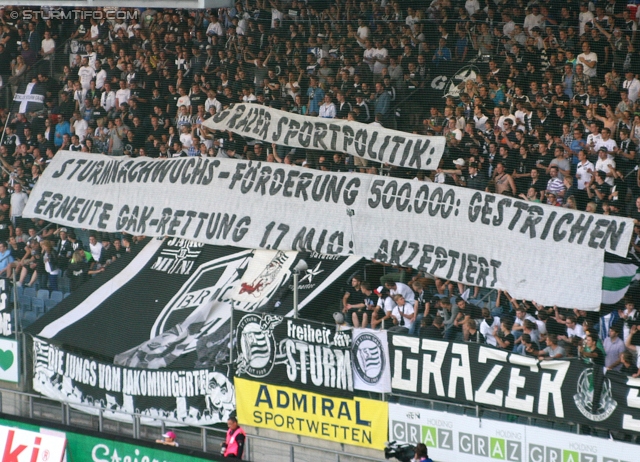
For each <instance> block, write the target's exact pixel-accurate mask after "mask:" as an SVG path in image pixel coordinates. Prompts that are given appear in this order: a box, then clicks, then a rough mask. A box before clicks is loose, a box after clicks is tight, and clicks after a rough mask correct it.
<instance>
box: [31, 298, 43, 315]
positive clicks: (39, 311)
mask: <svg viewBox="0 0 640 462" xmlns="http://www.w3.org/2000/svg"><path fill="white" fill-rule="evenodd" d="M31 307H32V308H33V311H35V312H36V316H38V317H40V316H41V315H43V314H44V300H43V299H41V298H32V299H31Z"/></svg>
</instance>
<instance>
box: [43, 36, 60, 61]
mask: <svg viewBox="0 0 640 462" xmlns="http://www.w3.org/2000/svg"><path fill="white" fill-rule="evenodd" d="M55 51H56V42H55V41H54V40H53V39H52V38H51V32H49V31H45V33H44V39H42V46H41V47H40V54H42V57H43V58H42V59H45V60H47V61H50V60H51V56H52V55H53V53H54V52H55Z"/></svg>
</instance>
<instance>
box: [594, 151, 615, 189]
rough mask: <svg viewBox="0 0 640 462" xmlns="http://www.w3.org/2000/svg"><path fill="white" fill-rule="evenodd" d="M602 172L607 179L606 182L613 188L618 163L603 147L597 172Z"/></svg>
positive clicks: (597, 163) (599, 155)
mask: <svg viewBox="0 0 640 462" xmlns="http://www.w3.org/2000/svg"><path fill="white" fill-rule="evenodd" d="M600 170H602V171H603V172H604V173H606V175H607V177H606V179H605V180H604V181H605V182H606V183H607V184H609V185H610V186H613V175H614V173H615V170H616V161H615V160H613V159H612V158H610V156H609V151H608V150H607V148H605V147H602V148H600V150H599V151H598V161H597V162H596V172H597V171H600Z"/></svg>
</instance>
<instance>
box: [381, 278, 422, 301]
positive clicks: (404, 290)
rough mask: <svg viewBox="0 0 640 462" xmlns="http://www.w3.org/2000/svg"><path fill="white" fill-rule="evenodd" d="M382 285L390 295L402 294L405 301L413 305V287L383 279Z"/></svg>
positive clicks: (414, 298) (414, 299) (414, 297)
mask: <svg viewBox="0 0 640 462" xmlns="http://www.w3.org/2000/svg"><path fill="white" fill-rule="evenodd" d="M384 286H385V287H386V288H387V290H389V293H390V294H391V295H396V294H400V295H402V296H403V297H404V299H405V300H406V301H407V303H411V304H412V305H413V303H414V302H415V301H416V296H415V294H414V293H413V289H412V288H411V287H409V286H408V285H406V284H404V283H402V282H393V281H385V283H384Z"/></svg>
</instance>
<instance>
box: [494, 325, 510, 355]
mask: <svg viewBox="0 0 640 462" xmlns="http://www.w3.org/2000/svg"><path fill="white" fill-rule="evenodd" d="M512 328H513V321H511V320H510V319H503V320H502V321H501V322H500V329H499V330H498V327H497V326H496V327H494V328H493V336H494V337H495V339H496V343H497V344H498V348H501V349H503V350H507V351H512V350H513V345H514V343H515V339H514V337H513V334H512V333H511V329H512Z"/></svg>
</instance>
